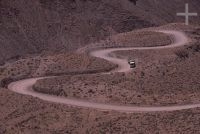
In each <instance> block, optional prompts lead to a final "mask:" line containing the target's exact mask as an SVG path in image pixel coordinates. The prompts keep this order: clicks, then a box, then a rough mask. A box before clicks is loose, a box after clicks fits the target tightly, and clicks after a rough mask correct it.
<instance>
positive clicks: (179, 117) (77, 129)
mask: <svg viewBox="0 0 200 134" xmlns="http://www.w3.org/2000/svg"><path fill="white" fill-rule="evenodd" d="M181 29H182V28H181ZM188 29H189V30H188ZM183 30H184V31H185V32H186V33H187V35H188V36H189V37H192V40H193V41H194V42H192V43H191V44H188V45H187V46H183V47H181V48H176V49H168V50H159V51H154V50H149V51H147V50H144V51H138V50H133V51H126V52H124V51H119V52H115V53H114V54H115V55H116V56H117V57H130V58H132V57H136V59H137V64H138V66H137V68H136V69H135V70H134V71H133V72H132V73H130V74H123V73H117V74H111V75H107V74H104V75H102V74H91V75H90V74H84V75H72V74H71V75H66V76H61V77H57V78H55V79H46V80H43V81H39V82H38V85H35V86H38V87H37V88H41V87H45V90H48V91H55V90H54V89H62V90H60V91H61V92H60V91H59V90H58V92H55V93H56V95H62V96H65V94H63V91H64V92H67V93H69V94H68V95H70V96H72V97H77V98H83V99H88V100H91V101H102V100H103V101H105V100H106V101H107V102H108V103H116V102H117V103H121V104H124V103H125V104H128V103H129V102H130V103H131V104H132V103H133V104H135V105H148V106H149V105H161V104H162V105H168V104H173V103H179V104H186V103H191V102H199V98H198V93H199V92H198V89H199V80H198V76H199V62H198V61H199V60H198V59H199V42H198V40H199V35H200V34H199V29H198V28H186V30H185V29H183ZM167 38H168V37H167ZM195 40H197V41H195ZM168 41H169V40H167V42H168ZM169 42H170V43H171V40H170V41H169ZM167 44H168V43H167ZM75 55H77V54H75ZM86 56H88V55H86ZM50 57H51V58H52V57H53V59H54V57H56V56H55V55H53V56H50ZM60 57H63V55H61V56H60ZM60 57H59V58H55V59H56V60H55V62H53V63H54V64H56V62H57V61H60V62H58V63H63V64H64V63H65V62H64V60H63V59H65V58H63V59H62V58H60ZM67 57H68V56H67ZM75 57H76V56H75ZM48 58H49V57H48ZM51 58H50V59H51ZM81 58H83V56H81ZM89 58H90V57H89ZM30 59H32V58H30ZM30 59H29V58H28V59H26V60H27V61H29V60H30ZM39 59H42V61H43V57H39ZM60 59H61V60H60ZM141 59H142V60H141ZM96 60H97V62H95V66H99V67H100V68H103V70H101V71H106V70H107V69H108V68H109V69H112V68H114V67H116V66H115V65H113V64H111V63H108V62H106V61H105V62H104V64H102V62H101V61H98V60H99V59H96ZM50 61H52V59H51V60H50ZM69 61H70V62H71V61H73V58H72V59H71V60H69ZM80 61H81V62H82V61H83V60H80ZM92 61H93V60H90V61H89V62H92ZM15 63H16V62H11V63H9V64H8V66H12V67H13V68H14V67H15V65H16V64H15ZM22 63H24V62H22ZM83 63H85V62H84V61H83ZM54 64H53V65H54ZM33 65H34V68H30V67H29V66H28V67H27V68H28V69H27V70H29V71H30V72H33V73H28V75H24V76H20V78H16V79H23V78H27V77H33V76H34V77H36V76H45V75H47V74H48V73H47V74H46V73H42V74H41V75H32V74H34V72H35V71H34V70H38V68H39V67H38V65H37V66H36V67H35V64H34V63H33ZM42 65H43V64H41V66H42ZM51 65H52V63H51V64H47V68H48V67H50V68H51ZM67 65H68V64H67ZM72 65H73V64H72ZM83 65H84V64H83ZM102 65H105V66H103V67H102ZM56 66H58V65H56ZM64 67H65V66H64ZM81 67H82V66H81ZM81 67H79V66H76V67H74V68H78V69H80V68H81ZM87 67H88V68H89V67H91V68H93V67H92V66H90V64H89V65H88V66H87ZM110 67H111V68H110ZM19 68H20V67H19ZM68 68H69V69H68V70H65V71H66V72H65V73H67V72H68V71H69V70H70V68H71V67H70V66H69V67H68ZM83 68H85V65H84V66H83ZM109 69H108V70H109ZM6 70H7V67H1V72H2V73H3V74H4V71H6ZM16 70H18V69H16ZM16 70H14V71H13V72H15V71H16ZM42 70H43V69H40V71H38V72H43V71H42ZM44 70H45V69H44ZM46 70H48V69H46ZM59 70H60V69H59V68H57V69H55V70H54V71H52V72H53V73H50V74H51V75H56V74H57V71H59ZM73 71H74V70H73ZM22 72H23V71H22ZM85 73H88V72H85ZM19 74H20V73H19ZM188 74H190V75H188ZM5 76H6V77H7V75H1V77H2V78H5ZM14 76H15V75H14ZM133 76H134V77H133ZM173 77H174V79H173V80H172V78H173ZM9 79H11V81H12V79H14V78H13V76H12V75H9ZM9 79H7V80H8V83H9ZM7 80H5V81H6V82H5V83H7ZM14 80H15V79H14ZM81 81H82V83H81ZM133 81H134V82H133ZM166 81H167V82H166ZM40 82H41V83H40ZM58 84H60V85H61V87H59V88H58ZM76 84H78V85H76ZM97 84H99V85H100V87H99V86H97ZM129 84H130V86H129ZM5 85H7V84H5ZM102 86H104V88H105V89H106V90H99V89H101V88H102ZM149 86H151V87H152V88H153V90H152V88H151V89H150V88H149ZM167 86H168V87H169V88H167V90H166V87H167ZM49 87H53V88H49ZM82 87H83V88H82ZM113 87H116V89H119V90H118V91H119V93H118V92H116V90H115V91H114V90H113ZM122 87H123V89H127V90H126V91H128V92H129V94H128V93H126V92H125V91H123V90H121V89H122ZM136 87H137V88H136ZM177 87H179V88H178V89H180V90H177ZM184 87H185V88H184ZM80 88H81V90H82V91H81V90H79V89H80ZM41 89H43V88H41ZM49 89H53V90H49ZM83 89H84V90H83ZM91 89H94V90H92V91H91ZM188 89H190V90H188ZM80 91H81V92H82V93H84V94H81V93H79V92H80ZM101 91H102V92H101ZM130 91H131V92H130ZM48 93H49V92H48ZM100 93H102V98H103V99H102V98H100V97H99V98H100V99H99V98H98V97H97V96H99V94H100ZM112 93H116V96H114V95H112V96H110V94H112ZM121 93H122V96H120V95H121ZM131 93H132V94H131ZM134 93H135V94H134ZM174 93H176V95H177V96H175V95H174ZM97 94H98V95H97ZM123 94H124V95H127V96H128V95H133V94H134V96H133V100H131V99H129V100H130V101H129V100H128V101H127V100H126V96H125V97H123ZM95 95H96V96H95ZM93 97H94V98H95V99H94V98H93ZM115 97H116V98H117V99H115ZM181 97H182V98H181ZM113 98H114V99H113ZM127 98H128V97H127ZM129 98H130V97H129ZM146 98H148V99H146ZM154 98H156V99H154ZM177 98H178V99H177ZM184 99H186V101H183V100H184ZM130 103H129V104H130ZM0 106H1V108H0V112H1V114H0V133H8V134H12V133H26V134H27V133H47V134H48V133H54V134H55V133H115V134H116V133H130V134H132V133H134V134H141V133H150V134H152V133H163V134H165V133H170V134H177V133H183V134H184V133H185V134H196V133H200V129H199V125H200V124H199V121H200V116H199V113H200V111H199V108H194V109H188V110H181V111H173V112H150V113H119V112H115V111H101V110H94V109H88V108H77V107H73V106H67V105H62V104H56V103H49V102H46V101H42V100H40V99H37V98H35V97H31V96H24V95H20V94H17V93H14V92H11V91H9V90H8V89H5V88H1V90H0Z"/></svg>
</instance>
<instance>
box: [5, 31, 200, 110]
mask: <svg viewBox="0 0 200 134" xmlns="http://www.w3.org/2000/svg"><path fill="white" fill-rule="evenodd" d="M158 32H162V33H165V34H170V35H173V37H174V39H173V40H174V42H173V43H172V44H170V45H168V46H158V47H135V48H133V47H131V48H111V49H104V50H96V51H93V52H91V55H92V56H94V57H99V58H102V59H105V60H107V61H110V62H112V63H115V64H117V65H118V69H117V70H114V72H127V71H130V67H129V65H128V63H127V59H119V58H115V57H110V56H109V53H111V52H114V51H119V50H146V49H165V48H174V47H178V46H182V45H185V44H186V43H188V42H189V39H188V38H187V37H186V36H185V35H184V33H182V32H178V31H158ZM45 78H47V77H45ZM39 79H44V78H31V79H26V80H20V81H17V82H13V83H11V84H9V85H8V89H10V90H11V91H13V92H16V93H19V94H24V95H30V96H33V97H37V98H39V99H42V100H45V101H49V102H55V103H62V104H66V105H70V106H77V107H84V108H94V109H99V110H103V111H104V110H106V111H107V110H110V111H112V110H113V111H118V112H127V113H135V112H160V111H176V110H184V109H191V108H197V107H200V104H188V105H175V106H158V107H154V106H149V107H140V106H128V105H126V106H122V105H113V104H103V103H96V102H88V101H84V100H77V99H68V98H64V97H59V96H53V95H48V94H43V93H38V92H35V91H34V90H33V89H32V86H33V85H34V84H35V83H36V81H37V80H39Z"/></svg>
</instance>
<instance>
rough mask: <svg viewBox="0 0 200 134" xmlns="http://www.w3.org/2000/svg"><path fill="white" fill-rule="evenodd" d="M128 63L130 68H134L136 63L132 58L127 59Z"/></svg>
mask: <svg viewBox="0 0 200 134" xmlns="http://www.w3.org/2000/svg"><path fill="white" fill-rule="evenodd" d="M128 64H129V65H130V68H135V67H136V63H135V61H134V60H129V61H128Z"/></svg>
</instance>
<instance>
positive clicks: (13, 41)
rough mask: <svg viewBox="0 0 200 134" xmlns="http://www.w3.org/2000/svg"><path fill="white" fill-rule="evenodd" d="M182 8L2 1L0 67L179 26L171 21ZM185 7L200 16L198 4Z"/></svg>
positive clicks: (161, 0) (179, 0) (115, 0)
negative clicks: (37, 55)
mask: <svg viewBox="0 0 200 134" xmlns="http://www.w3.org/2000/svg"><path fill="white" fill-rule="evenodd" d="M185 2H187V1H184V0H168V1H166V0H139V1H138V3H137V5H134V4H133V3H131V2H130V1H129V0H0V63H1V64H3V61H5V60H8V59H13V58H14V59H15V58H19V57H20V56H22V55H25V54H32V53H39V52H42V51H59V50H67V51H72V50H75V49H77V48H79V47H80V46H84V45H86V44H88V43H91V42H96V41H98V40H101V39H104V38H105V37H107V36H109V35H111V34H117V33H123V32H127V31H131V30H133V29H138V28H143V27H151V26H156V25H161V24H165V23H168V22H175V21H181V18H182V17H175V15H176V12H182V11H184V3H185ZM189 3H190V8H191V11H193V12H194V11H196V12H198V11H199V10H200V9H199V8H198V5H199V4H200V1H199V0H193V1H190V2H189ZM163 5H165V6H163ZM162 6H163V7H162ZM161 7H162V8H161ZM197 18H198V17H196V18H194V19H192V20H193V22H194V23H195V22H197V21H198V19H197Z"/></svg>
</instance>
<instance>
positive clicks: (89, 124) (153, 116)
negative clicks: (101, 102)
mask: <svg viewBox="0 0 200 134" xmlns="http://www.w3.org/2000/svg"><path fill="white" fill-rule="evenodd" d="M0 94H1V96H0V99H1V101H0V105H1V109H0V112H1V114H0V120H1V122H0V132H1V133H3V134H4V133H5V134H13V133H23V134H27V133H41V134H44V133H45V134H71V133H73V134H74V133H75V134H76V133H77V134H79V133H83V134H86V133H88V134H99V133H109V134H116V133H117V134H118V133H128V134H132V133H134V134H141V133H150V134H154V133H162V134H166V133H170V134H177V133H178V134H179V133H181V134H198V133H199V132H200V130H199V120H200V117H199V113H200V111H199V109H198V108H197V109H191V110H182V111H175V112H158V113H157V112H155V113H133V114H126V113H118V112H113V111H110V112H106V111H99V110H92V109H83V108H75V107H69V106H66V105H61V104H53V103H48V102H44V101H41V100H39V99H37V98H33V97H30V96H24V95H19V94H16V93H13V92H10V91H8V90H7V89H1V90H0Z"/></svg>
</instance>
